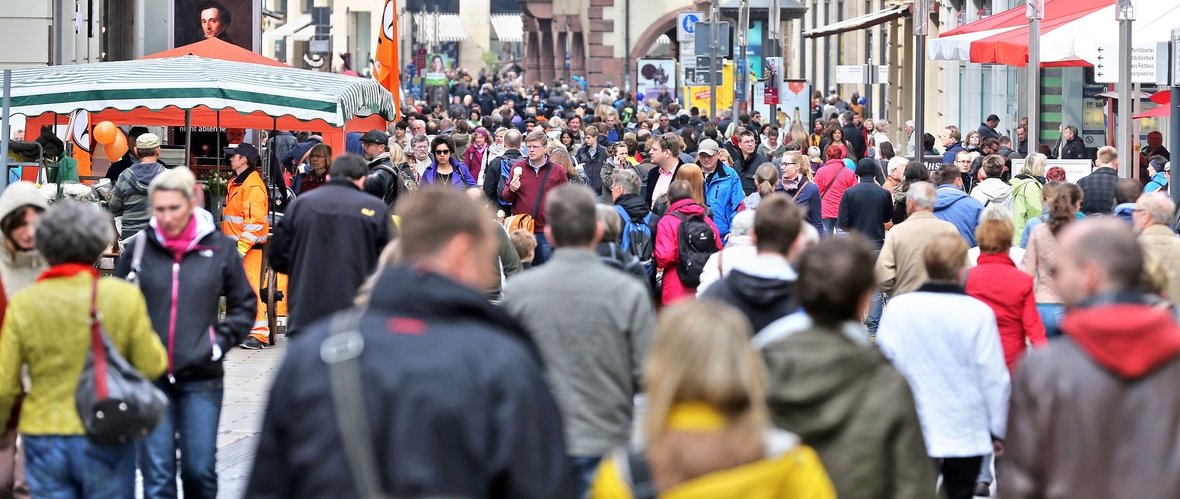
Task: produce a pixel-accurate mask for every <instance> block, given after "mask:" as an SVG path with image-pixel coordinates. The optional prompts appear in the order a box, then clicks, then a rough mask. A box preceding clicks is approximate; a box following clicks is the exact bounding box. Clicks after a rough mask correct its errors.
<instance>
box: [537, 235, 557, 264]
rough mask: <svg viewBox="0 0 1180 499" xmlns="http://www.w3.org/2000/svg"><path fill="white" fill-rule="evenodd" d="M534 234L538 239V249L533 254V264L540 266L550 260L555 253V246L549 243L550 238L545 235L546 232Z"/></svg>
mask: <svg viewBox="0 0 1180 499" xmlns="http://www.w3.org/2000/svg"><path fill="white" fill-rule="evenodd" d="M534 236H535V237H536V239H537V251H536V252H535V253H534V254H533V266H534V267H539V266H541V264H543V263H545V262H546V261H548V260H549V256H550V255H552V254H553V247H552V246H550V245H549V238H547V237H545V233H544V232H538V233H536V234H534Z"/></svg>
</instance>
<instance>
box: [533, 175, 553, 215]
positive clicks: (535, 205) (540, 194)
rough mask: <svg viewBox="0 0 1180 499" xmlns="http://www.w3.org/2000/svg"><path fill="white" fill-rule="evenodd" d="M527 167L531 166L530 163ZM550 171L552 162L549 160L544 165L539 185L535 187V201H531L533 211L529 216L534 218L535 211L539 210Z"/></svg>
mask: <svg viewBox="0 0 1180 499" xmlns="http://www.w3.org/2000/svg"><path fill="white" fill-rule="evenodd" d="M529 168H532V165H529ZM552 173H553V162H552V161H550V162H549V165H548V166H546V167H545V176H544V177H541V187H539V188H538V189H537V202H536V203H533V212H532V215H531V216H532V217H533V219H534V220H535V219H536V218H537V212H539V211H540V210H541V198H543V197H545V183H546V182H549V175H551V174H552Z"/></svg>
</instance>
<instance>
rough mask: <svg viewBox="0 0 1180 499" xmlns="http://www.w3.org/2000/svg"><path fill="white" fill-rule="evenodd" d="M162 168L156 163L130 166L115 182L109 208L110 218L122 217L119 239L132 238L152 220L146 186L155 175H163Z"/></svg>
mask: <svg viewBox="0 0 1180 499" xmlns="http://www.w3.org/2000/svg"><path fill="white" fill-rule="evenodd" d="M163 171H164V166H163V165H161V164H160V163H157V162H154V161H153V162H151V163H136V164H134V165H131V168H128V169H127V170H126V171H124V172H123V173H122V174H121V175H119V181H118V182H115V191H114V193H112V194H111V202H110V205H109V208H110V210H111V215H112V216H116V217H117V216H120V215H121V216H122V217H123V225H122V232H121V233H120V234H119V239H121V240H124V239H127V238H129V237H131V236H134V235H136V234H138V233H139V231H141V230H143V229H144V228H145V227H147V225H148V220H150V219H151V218H152V206H151V200H150V199H148V185H151V183H152V180H155V178H156V175H159V174H160V173H163Z"/></svg>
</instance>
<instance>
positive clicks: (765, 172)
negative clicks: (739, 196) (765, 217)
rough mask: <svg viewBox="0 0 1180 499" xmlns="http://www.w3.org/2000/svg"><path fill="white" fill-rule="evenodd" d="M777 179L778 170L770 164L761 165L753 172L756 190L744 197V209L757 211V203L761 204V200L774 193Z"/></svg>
mask: <svg viewBox="0 0 1180 499" xmlns="http://www.w3.org/2000/svg"><path fill="white" fill-rule="evenodd" d="M778 179H779V173H778V168H775V167H774V165H772V164H770V163H763V164H762V166H759V167H758V169H757V170H754V188H755V189H758V190H757V191H754V192H751V193H750V195H749V196H746V201H745V205H746V209H747V210H757V209H758V203H761V202H762V198H764V197H766V196H769V195H770V193H772V192H774V186H775V185H776V184H778Z"/></svg>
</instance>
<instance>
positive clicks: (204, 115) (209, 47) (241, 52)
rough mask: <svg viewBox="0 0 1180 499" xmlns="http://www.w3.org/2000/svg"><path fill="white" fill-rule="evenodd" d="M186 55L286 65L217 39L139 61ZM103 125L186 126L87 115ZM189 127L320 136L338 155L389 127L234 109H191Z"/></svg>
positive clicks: (63, 119)
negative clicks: (354, 138)
mask: <svg viewBox="0 0 1180 499" xmlns="http://www.w3.org/2000/svg"><path fill="white" fill-rule="evenodd" d="M189 54H192V55H196V56H200V57H205V58H210V59H220V60H228V61H235V62H244V63H249V64H260V65H266V66H286V64H283V63H281V62H278V61H275V60H273V59H269V58H266V57H263V56H262V55H259V54H256V53H254V52H251V51H249V50H246V49H243V48H241V47H238V46H237V45H234V44H232V43H227V42H224V41H221V40H219V39H216V38H209V39H205V40H203V41H199V42H197V43H192V44H189V45H185V46H183V47H177V48H174V49H172V50H166V51H164V52H159V53H156V54H152V55H149V56H146V57H142V58H141V59H159V58H165V57H182V56H186V55H189ZM103 121H110V122H112V123H115V124H117V125H146V126H185V110H184V109H180V108H177V107H166V108H164V109H161V110H159V111H153V110H151V109H147V108H138V109H135V110H132V111H118V110H114V109H107V110H104V111H98V112H92V113H91V114H90V123H100V122H103ZM26 122H27V125H26V129H28V130H38V129H40V127H41V126H43V125H50V124H56V125H66V124H68V123H69V116H68V115H59V114H55V113H44V114H41V115H40V116H30V117H28V119H27V120H26ZM191 124H192V126H194V127H221V128H248V129H258V130H276V129H277V130H292V131H309V132H320V133H322V134H323V137H324V143H325V144H327V145H328V146H329V147H331V148H332V150H333V151H338V152H344V134H345V132H354V131H355V132H366V131H369V130H373V129H379V130H384V129H385V128H386V126H387V125H388V123H387V122H386V121H385V119H384V118H382V117H381V116H380V115H376V114H374V115H370V116H365V117H355V118H352V119H350V120H348V122H347V123H346V125H345V128H344V129H343V130H341V129H339V128H336V127H333V126H331V125H329V124H328V123H327V122H326V121H323V120H312V121H300V120H297V119H295V118H293V117H290V116H283V117H279V118H273V117H271V116H268V115H266V114H265V113H263V112H261V111H259V112H254V113H250V114H242V113H239V112H237V111H236V110H234V109H229V108H227V109H223V110H221V111H214V110H212V109H209V108H207V107H205V106H197V107H195V108H193V109H192V112H191Z"/></svg>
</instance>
